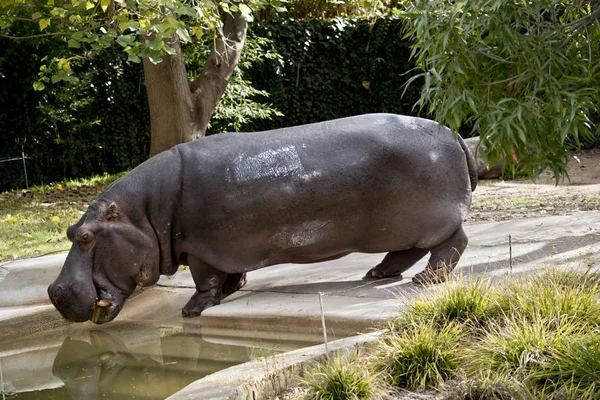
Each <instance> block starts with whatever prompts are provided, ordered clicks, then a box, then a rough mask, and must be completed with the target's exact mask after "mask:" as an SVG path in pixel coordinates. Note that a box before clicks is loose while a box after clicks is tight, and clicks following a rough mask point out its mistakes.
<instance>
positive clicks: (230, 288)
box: [221, 272, 246, 298]
mask: <svg viewBox="0 0 600 400" xmlns="http://www.w3.org/2000/svg"><path fill="white" fill-rule="evenodd" d="M245 284H246V273H245V272H242V273H240V274H228V275H227V278H225V283H223V286H222V288H221V289H222V292H223V298H225V297H227V296H229V295H230V294H233V293H235V292H237V291H238V290H240V289H241V288H242V287H244V285H245Z"/></svg>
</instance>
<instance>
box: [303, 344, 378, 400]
mask: <svg viewBox="0 0 600 400" xmlns="http://www.w3.org/2000/svg"><path fill="white" fill-rule="evenodd" d="M367 363H368V359H366V361H365V358H363V357H361V354H360V353H357V354H355V355H353V356H350V357H344V356H343V355H341V354H340V353H339V352H338V354H337V355H336V357H335V358H332V359H331V360H329V361H327V362H325V363H323V364H316V365H315V366H313V367H312V368H310V369H308V370H307V372H306V374H305V376H304V378H302V383H303V384H304V385H305V386H307V387H308V388H309V389H310V390H309V392H308V394H307V397H306V398H307V399H313V400H376V399H381V398H382V396H383V393H384V385H383V384H382V383H381V381H380V379H379V378H380V376H379V374H377V373H374V372H370V371H369V368H368V365H367Z"/></svg>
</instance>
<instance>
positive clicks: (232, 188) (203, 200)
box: [48, 114, 477, 323]
mask: <svg viewBox="0 0 600 400" xmlns="http://www.w3.org/2000/svg"><path fill="white" fill-rule="evenodd" d="M457 139H458V141H457ZM457 139H455V138H454V136H453V135H452V133H451V132H450V131H449V130H448V129H445V128H440V127H439V126H438V125H437V124H436V123H435V122H433V121H429V120H426V119H420V118H413V117H405V116H398V115H390V114H372V115H363V116H357V117H350V118H344V119H339V120H334V121H328V122H323V123H317V124H311V125H305V126H298V127H293V128H286V129H280V130H274V131H267V132H257V133H247V134H238V133H228V134H222V135H217V136H211V137H208V138H204V139H201V140H197V141H194V142H190V143H185V144H181V145H178V146H176V147H174V148H173V149H171V150H169V151H166V152H163V153H161V154H159V155H157V156H156V157H153V158H151V159H150V160H148V161H146V162H145V163H143V164H142V165H140V166H139V167H137V168H136V169H134V170H133V171H131V172H130V173H128V174H127V175H125V176H124V177H123V178H121V179H120V180H118V181H116V182H115V183H113V184H112V185H111V186H109V187H108V188H107V189H106V190H105V191H104V193H102V194H101V195H100V196H99V198H98V199H97V201H96V202H94V203H92V205H90V208H89V209H88V211H87V212H86V214H85V215H84V216H83V217H82V219H81V220H80V221H79V222H78V223H77V224H75V225H73V226H71V227H70V228H69V234H68V236H69V239H70V240H71V241H73V246H72V248H71V251H70V253H69V255H68V258H67V261H66V262H65V266H64V267H63V270H62V272H61V274H60V276H59V277H58V278H57V280H56V281H55V282H54V283H53V284H52V285H51V286H50V287H49V289H48V292H49V295H50V298H51V299H52V302H53V303H54V305H55V306H56V307H57V308H58V309H59V311H60V312H61V313H62V314H63V315H64V316H65V317H66V318H67V319H70V320H73V321H86V320H89V319H92V313H94V304H95V302H96V300H97V299H105V300H107V301H109V302H110V306H109V307H108V308H107V309H106V310H105V312H104V313H103V314H101V315H100V316H98V317H94V319H93V320H94V322H96V323H103V322H108V321H110V320H112V319H113V318H114V317H115V316H116V315H117V314H118V312H119V311H120V310H121V308H122V307H123V303H124V301H125V299H126V298H127V297H128V296H129V295H130V294H131V293H132V292H133V290H134V289H135V287H136V286H138V285H140V286H148V285H152V284H154V283H156V281H157V280H158V278H159V275H160V274H167V275H171V274H174V273H175V272H176V271H177V267H178V265H180V264H187V265H189V266H190V270H191V272H192V276H193V278H194V282H195V284H196V289H197V290H196V293H195V294H194V296H193V297H192V298H191V299H190V301H189V302H188V304H187V305H186V306H185V307H184V309H183V315H184V316H190V317H191V316H197V315H200V313H201V312H202V311H203V310H204V309H205V308H207V307H210V306H212V305H215V304H219V302H220V301H221V299H222V297H223V296H224V295H226V294H228V293H232V292H234V291H236V290H237V289H239V288H240V287H241V286H243V284H244V283H245V273H246V272H248V271H252V270H255V269H259V268H263V267H266V266H269V265H274V264H281V263H311V262H318V261H324V260H330V259H335V258H339V257H342V256H344V255H347V254H349V253H352V252H364V253H379V252H388V254H387V256H386V257H385V258H384V260H383V261H382V262H381V264H379V265H377V266H375V267H374V268H372V269H371V270H370V271H368V273H367V277H373V278H382V277H388V276H394V275H399V274H401V273H402V272H403V271H405V270H407V269H408V268H410V267H411V266H412V265H414V263H416V262H417V261H418V260H419V259H421V258H422V257H424V256H425V255H427V254H428V253H430V254H431V255H430V259H429V263H428V266H427V268H426V269H425V270H424V271H423V272H421V273H419V274H417V275H416V276H415V278H414V281H415V282H416V283H429V282H433V283H435V282H440V281H443V280H445V279H446V277H447V274H448V273H449V272H450V271H451V270H452V269H453V268H454V266H455V265H456V263H457V262H458V260H459V258H460V256H461V254H462V252H463V251H464V249H465V247H466V245H467V238H466V236H465V234H464V232H463V230H462V226H461V225H462V221H463V220H464V219H465V217H466V216H467V212H468V209H469V206H470V203H471V192H472V190H474V189H475V185H476V183H477V171H476V168H475V164H474V162H473V159H472V157H471V154H470V153H469V151H468V149H467V147H466V146H465V145H464V143H463V141H462V139H460V138H457ZM307 268H310V267H308V266H307Z"/></svg>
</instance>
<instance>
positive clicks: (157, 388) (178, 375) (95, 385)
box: [0, 330, 276, 400]
mask: <svg viewBox="0 0 600 400" xmlns="http://www.w3.org/2000/svg"><path fill="white" fill-rule="evenodd" d="M121 333H122V332H121ZM169 333H172V332H169ZM86 336H87V335H86ZM121 337H126V336H122V335H117V334H113V333H108V332H106V331H102V330H92V331H90V332H89V340H86V339H87V338H75V339H72V338H71V337H67V338H66V339H64V341H63V343H62V345H61V346H60V349H59V350H58V353H57V354H56V357H55V358H54V363H53V365H52V374H53V375H54V376H55V377H57V378H60V380H61V381H62V382H64V387H58V388H54V389H50V390H43V391H35V392H21V393H16V394H11V395H4V396H3V397H5V398H6V399H11V400H12V399H33V398H35V399H74V400H79V399H119V398H121V399H164V398H166V397H168V396H169V395H171V394H173V393H175V392H176V391H178V390H180V389H182V388H183V387H185V386H186V385H188V384H190V383H191V382H193V381H195V380H197V379H200V378H202V377H204V376H205V375H208V374H211V373H213V372H215V371H218V370H221V369H223V368H227V367H229V366H232V365H236V364H240V363H243V362H246V361H249V360H251V359H252V358H253V354H256V353H257V352H256V351H255V350H253V349H252V348H249V347H244V346H231V345H225V344H219V343H211V342H208V341H205V340H204V339H202V337H201V336H199V335H189V336H188V335H185V334H183V333H181V332H179V333H176V334H171V335H167V334H165V333H164V332H162V334H161V335H160V338H158V340H153V341H151V342H148V343H147V344H146V345H144V344H143V343H142V344H139V343H131V341H129V342H128V343H129V348H128V345H126V344H125V343H124V341H123V340H121ZM258 353H259V355H266V354H265V353H264V352H261V351H258ZM267 353H271V354H274V353H276V352H275V351H270V352H267ZM32 362H35V361H34V360H32ZM0 399H2V397H0Z"/></svg>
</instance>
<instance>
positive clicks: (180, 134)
mask: <svg viewBox="0 0 600 400" xmlns="http://www.w3.org/2000/svg"><path fill="white" fill-rule="evenodd" d="M247 29H248V23H247V21H246V20H245V19H244V18H243V17H242V15H241V14H240V13H233V15H229V14H224V17H223V34H222V35H218V34H217V38H216V39H215V45H214V48H213V49H212V51H211V53H210V55H209V57H208V60H207V61H206V65H205V66H204V69H203V70H202V72H201V74H200V76H199V77H198V79H196V81H194V82H192V83H191V84H190V82H189V81H188V78H187V72H186V69H185V63H184V59H183V54H182V53H181V45H180V43H179V40H178V39H177V38H174V39H173V42H172V43H171V44H170V46H171V47H173V48H174V49H175V50H176V51H177V53H176V54H175V55H173V56H169V55H165V56H164V57H163V61H162V62H160V63H158V64H153V63H152V62H151V61H150V60H149V59H147V58H146V59H144V60H143V63H144V78H145V81H146V90H147V92H148V104H149V107H150V125H151V130H152V132H151V140H150V156H153V155H155V154H158V153H160V152H161V151H164V150H168V149H170V148H171V147H173V146H175V145H177V144H179V143H183V142H187V141H190V140H194V139H197V138H200V137H203V136H204V135H205V134H206V128H207V126H208V123H209V121H210V118H211V117H212V115H213V113H214V111H215V109H216V108H217V104H218V103H219V100H220V99H221V96H222V95H223V93H224V92H225V88H226V87H227V84H228V83H229V79H230V78H231V74H232V73H233V70H234V68H235V66H236V65H237V63H238V61H239V59H240V55H241V53H242V48H243V46H244V41H245V39H246V31H247Z"/></svg>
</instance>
